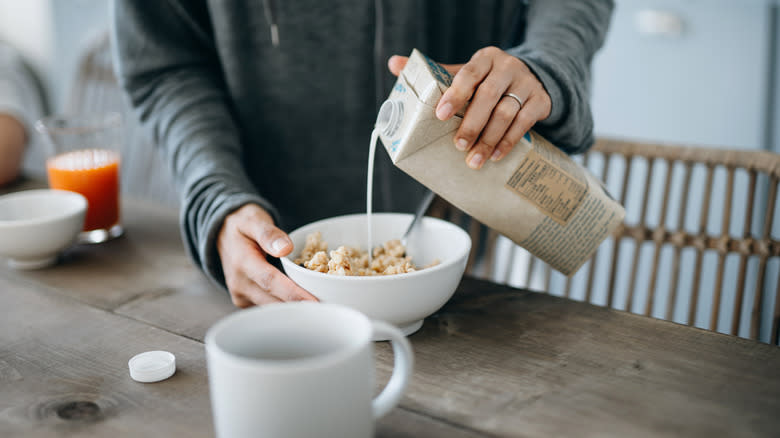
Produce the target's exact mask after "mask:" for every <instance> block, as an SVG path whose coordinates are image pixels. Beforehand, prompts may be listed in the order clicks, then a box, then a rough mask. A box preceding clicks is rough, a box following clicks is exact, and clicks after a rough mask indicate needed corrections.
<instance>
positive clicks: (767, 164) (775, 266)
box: [429, 139, 780, 344]
mask: <svg viewBox="0 0 780 438" xmlns="http://www.w3.org/2000/svg"><path fill="white" fill-rule="evenodd" d="M577 160H578V161H580V163H581V164H583V165H584V166H586V167H587V168H588V169H589V170H590V171H591V172H592V173H593V174H594V175H596V176H597V177H599V178H600V179H601V180H602V181H604V182H605V184H606V186H607V188H608V189H609V191H610V192H611V193H612V194H613V195H617V199H619V200H620V202H621V203H622V204H623V205H625V206H626V219H625V221H624V224H623V226H622V227H621V228H619V229H618V230H617V232H616V233H615V235H614V236H612V237H610V238H609V239H607V241H605V242H604V243H603V244H602V245H601V247H600V248H599V250H598V251H597V252H596V253H595V254H594V256H593V258H592V259H591V260H590V261H589V262H588V263H586V264H585V265H584V266H583V268H582V269H580V271H579V272H577V273H576V274H575V275H573V276H572V277H571V278H566V277H564V276H563V275H561V274H559V273H557V272H554V271H552V270H551V269H550V268H549V266H547V265H546V264H544V263H543V262H541V261H540V260H538V259H536V258H535V257H532V256H530V254H528V253H527V252H525V251H524V250H522V249H521V248H519V247H517V246H516V245H514V244H513V243H511V242H509V241H508V240H507V239H505V238H503V237H502V236H499V235H498V233H496V232H495V231H494V230H491V229H488V228H486V227H485V226H483V225H482V224H480V223H479V222H478V221H476V220H474V219H472V218H469V217H468V216H466V215H465V214H464V213H463V212H461V211H460V210H458V209H457V208H455V207H453V206H452V205H450V204H449V203H447V202H446V201H444V200H442V199H437V201H436V202H435V203H434V204H433V205H432V206H431V209H430V210H429V214H431V215H433V216H437V217H442V218H445V219H448V220H450V221H453V222H455V223H458V224H460V225H461V226H463V227H465V228H467V229H468V230H469V233H470V234H471V236H472V240H473V242H474V245H473V248H472V254H471V255H470V257H469V265H468V267H467V272H468V273H469V274H471V275H474V276H477V277H482V278H487V279H490V280H493V281H498V282H501V283H507V284H512V285H514V286H520V287H525V288H528V289H535V290H539V291H545V292H549V293H552V294H555V295H560V296H565V297H569V298H574V299H580V300H584V301H588V302H591V303H594V304H599V305H605V306H609V307H613V308H616V309H621V310H627V311H630V312H633V313H639V314H643V315H648V316H653V317H656V318H662V319H666V320H670V321H675V322H678V323H682V324H687V325H693V326H697V327H701V328H705V329H709V330H714V331H718V332H721V333H728V334H733V335H738V336H742V337H747V338H751V339H759V340H761V341H764V342H770V343H772V344H777V343H778V322H780V237H778V236H780V219H778V217H780V213H778V212H777V210H778V209H780V203H779V202H778V179H779V178H780V155H778V154H774V153H770V152H766V151H759V150H754V151H747V150H739V151H737V150H725V149H716V148H701V147H689V146H676V145H656V144H646V143H638V142H627V141H621V140H614V139H600V140H599V141H597V143H596V145H595V146H594V147H593V149H592V150H591V151H589V152H588V153H587V154H585V155H584V156H582V157H578V158H577Z"/></svg>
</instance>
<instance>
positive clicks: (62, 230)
mask: <svg viewBox="0 0 780 438" xmlns="http://www.w3.org/2000/svg"><path fill="white" fill-rule="evenodd" d="M86 211H87V199H86V198H85V197H84V196H82V195H80V194H78V193H76V192H68V191H65V190H51V189H41V190H25V191H22V192H15V193H11V194H8V195H4V196H0V256H2V257H6V258H8V264H9V265H10V266H11V267H13V268H17V269H38V268H43V267H46V266H49V265H52V264H54V263H55V262H56V261H57V256H58V255H59V253H60V252H61V251H62V250H64V249H65V248H68V247H69V246H70V245H72V244H73V243H74V242H75V241H76V238H77V237H78V235H79V232H81V229H82V228H83V227H84V215H85V214H86Z"/></svg>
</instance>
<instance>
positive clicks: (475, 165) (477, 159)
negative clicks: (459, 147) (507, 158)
mask: <svg viewBox="0 0 780 438" xmlns="http://www.w3.org/2000/svg"><path fill="white" fill-rule="evenodd" d="M481 164H482V154H474V156H473V157H471V159H470V160H469V167H470V168H472V169H479V166H480V165H481Z"/></svg>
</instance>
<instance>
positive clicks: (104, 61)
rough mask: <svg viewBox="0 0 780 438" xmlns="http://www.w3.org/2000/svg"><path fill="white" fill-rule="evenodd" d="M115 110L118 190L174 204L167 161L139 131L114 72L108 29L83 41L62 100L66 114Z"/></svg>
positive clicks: (173, 192)
mask: <svg viewBox="0 0 780 438" xmlns="http://www.w3.org/2000/svg"><path fill="white" fill-rule="evenodd" d="M107 111H115V112H119V113H121V114H122V115H123V120H124V124H125V129H124V133H125V141H124V146H123V150H122V174H121V178H122V181H121V186H122V193H124V194H127V195H130V196H133V197H137V198H143V199H151V200H155V201H158V202H163V203H166V204H173V205H176V204H177V203H178V197H177V195H176V192H175V189H174V185H173V183H172V179H171V177H170V173H169V170H168V167H167V165H166V164H165V163H164V160H163V159H162V158H161V157H160V155H159V154H158V152H157V150H156V149H155V148H154V147H153V146H152V145H151V144H150V142H149V141H148V140H147V139H146V137H145V136H144V135H143V132H142V131H141V129H140V128H139V127H138V125H137V123H136V119H135V116H134V115H133V114H132V113H131V110H130V108H129V106H128V104H127V102H126V101H125V100H124V99H123V97H122V92H121V90H120V89H119V85H118V83H117V80H116V76H115V75H114V70H113V65H112V60H111V40H110V38H109V33H108V31H105V32H102V33H100V34H99V35H97V36H96V37H95V38H94V39H93V40H91V41H89V43H88V44H86V45H85V47H84V49H83V51H82V53H81V56H80V58H79V61H78V65H77V71H76V74H75V78H74V81H73V84H72V85H71V87H70V90H69V94H68V96H67V100H66V102H65V112H66V113H68V114H79V113H101V112H107Z"/></svg>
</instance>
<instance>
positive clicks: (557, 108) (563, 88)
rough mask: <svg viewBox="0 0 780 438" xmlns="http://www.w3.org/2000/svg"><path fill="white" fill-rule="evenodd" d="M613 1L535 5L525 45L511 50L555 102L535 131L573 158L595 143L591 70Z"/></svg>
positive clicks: (555, 0) (534, 0) (540, 0)
mask: <svg viewBox="0 0 780 438" xmlns="http://www.w3.org/2000/svg"><path fill="white" fill-rule="evenodd" d="M613 7H614V3H613V1H612V0H531V1H530V2H529V6H528V14H527V17H526V23H527V24H526V26H527V27H526V35H525V40H524V42H523V44H521V45H520V46H517V47H513V48H510V49H508V50H507V52H508V53H510V54H511V55H514V56H516V57H518V58H519V59H521V60H522V61H523V62H525V63H526V64H527V65H528V67H529V68H530V69H531V71H533V72H534V74H535V75H536V76H537V77H538V78H539V80H540V81H541V82H542V84H543V85H544V87H545V89H546V90H547V93H548V94H549V95H550V99H551V100H552V109H551V112H550V116H549V117H548V118H547V119H545V120H543V121H540V122H538V123H537V124H536V125H535V128H534V129H535V130H537V131H538V132H539V133H540V134H542V135H543V136H545V137H546V138H547V139H548V140H550V141H551V142H552V143H553V144H555V145H557V146H558V147H559V148H561V149H562V150H563V151H564V152H566V153H569V154H575V153H581V152H585V151H586V150H588V148H590V146H591V145H592V144H593V142H594V136H593V115H592V113H591V109H590V64H591V61H592V60H593V55H594V54H595V53H596V51H597V50H598V49H599V48H600V47H601V46H602V45H603V44H604V39H605V37H606V34H607V29H608V27H609V21H610V16H611V14H612V9H613Z"/></svg>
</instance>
